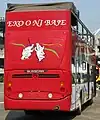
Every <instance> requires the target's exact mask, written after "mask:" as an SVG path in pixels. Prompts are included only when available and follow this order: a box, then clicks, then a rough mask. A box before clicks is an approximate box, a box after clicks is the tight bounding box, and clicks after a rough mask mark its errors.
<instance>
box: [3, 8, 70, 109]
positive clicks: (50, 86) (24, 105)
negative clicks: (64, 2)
mask: <svg viewBox="0 0 100 120" xmlns="http://www.w3.org/2000/svg"><path fill="white" fill-rule="evenodd" d="M70 14H71V13H70V11H66V10H65V11H64V10H63V11H30V12H7V13H6V32H5V76H4V77H5V84H4V87H5V89H4V92H5V95H4V103H5V109H6V110H8V109H15V110H16V109H24V110H25V109H28V110H29V109H30V110H32V109H33V110H53V109H54V108H55V107H56V106H59V107H60V110H64V111H69V110H70V106H71V91H72V90H71V89H72V88H71V86H72V83H71V79H72V78H71V54H72V51H71V50H72V39H71V29H70V26H71V25H70V21H71V20H70V19H71V15H70ZM19 18H20V20H19ZM34 20H35V21H34ZM47 20H48V21H47ZM36 43H39V45H41V46H42V47H43V46H44V53H45V54H44V56H45V58H44V59H43V60H42V61H39V59H38V57H37V56H36V52H35V50H34V51H33V53H32V54H31V56H30V57H29V58H27V59H24V60H23V59H22V52H23V49H25V47H28V46H29V45H32V44H34V46H36ZM30 70H33V71H34V70H44V72H42V73H38V74H37V73H33V72H32V71H31V72H27V71H30ZM62 83H63V85H62ZM20 93H21V94H23V97H22V98H19V94H20ZM49 93H52V95H53V96H52V98H51V99H50V98H49V97H48V94H49Z"/></svg>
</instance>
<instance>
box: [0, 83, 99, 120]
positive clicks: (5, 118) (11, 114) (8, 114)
mask: <svg viewBox="0 0 100 120" xmlns="http://www.w3.org/2000/svg"><path fill="white" fill-rule="evenodd" d="M0 91H1V92H0V120H100V92H97V96H96V98H95V99H94V103H93V104H92V105H91V106H86V108H85V109H84V110H83V112H82V114H81V115H80V116H75V115H74V114H72V113H61V112H60V113H58V112H57V113H55V112H53V113H52V112H49V113H44V114H39V115H36V114H34V115H33V116H26V115H25V114H24V112H23V111H5V110H4V106H3V87H1V85H0Z"/></svg>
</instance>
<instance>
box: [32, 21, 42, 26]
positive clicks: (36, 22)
mask: <svg viewBox="0 0 100 120" xmlns="http://www.w3.org/2000/svg"><path fill="white" fill-rule="evenodd" d="M42 23H43V20H40V19H39V20H33V26H35V25H36V26H38V27H41V26H42Z"/></svg>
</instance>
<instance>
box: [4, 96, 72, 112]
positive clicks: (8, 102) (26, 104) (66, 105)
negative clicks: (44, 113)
mask: <svg viewBox="0 0 100 120" xmlns="http://www.w3.org/2000/svg"><path fill="white" fill-rule="evenodd" d="M56 106H59V108H60V109H59V110H61V111H70V106H71V96H68V97H66V98H64V99H62V100H50V101H47V100H41V101H39V100H13V99H9V98H8V97H7V96H4V108H5V110H54V109H55V107H56Z"/></svg>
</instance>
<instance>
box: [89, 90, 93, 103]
mask: <svg viewBox="0 0 100 120" xmlns="http://www.w3.org/2000/svg"><path fill="white" fill-rule="evenodd" d="M93 97H94V93H93V88H92V97H91V99H90V100H89V105H92V104H93Z"/></svg>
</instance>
